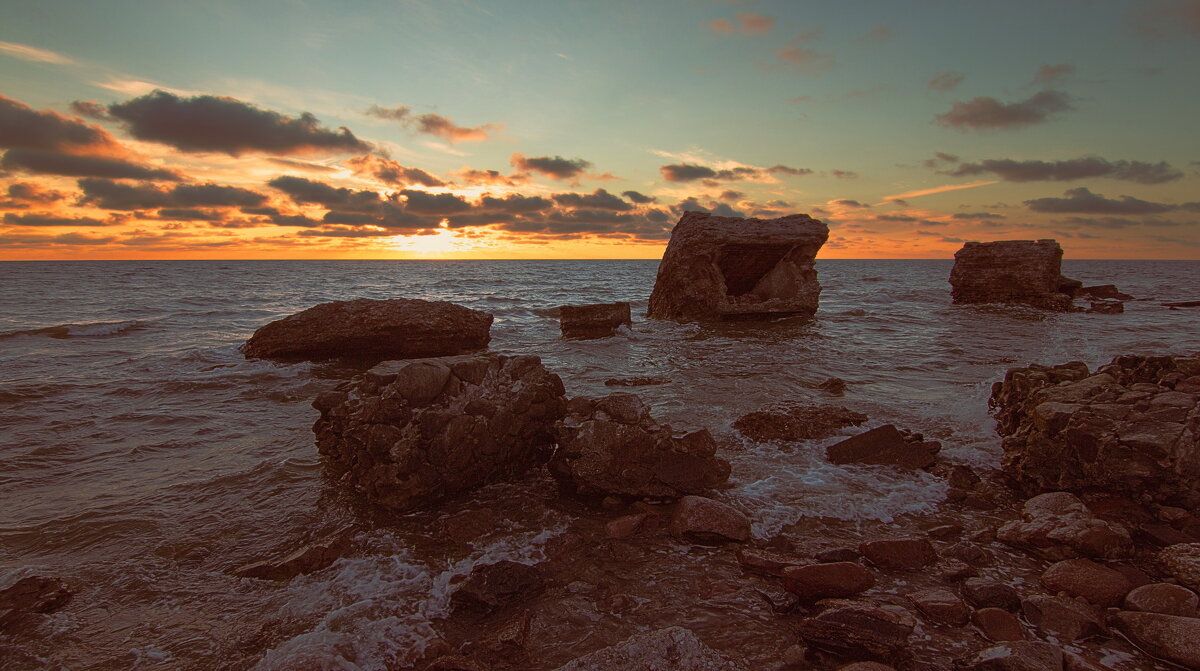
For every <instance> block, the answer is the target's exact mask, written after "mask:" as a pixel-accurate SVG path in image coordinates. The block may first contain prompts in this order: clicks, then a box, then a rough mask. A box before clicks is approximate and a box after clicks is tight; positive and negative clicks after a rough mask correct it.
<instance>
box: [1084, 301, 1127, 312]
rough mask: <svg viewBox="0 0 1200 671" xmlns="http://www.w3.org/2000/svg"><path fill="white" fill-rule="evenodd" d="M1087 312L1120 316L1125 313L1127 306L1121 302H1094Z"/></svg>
mask: <svg viewBox="0 0 1200 671" xmlns="http://www.w3.org/2000/svg"><path fill="white" fill-rule="evenodd" d="M1086 312H1090V313H1092V314H1101V315H1119V314H1122V313H1123V312H1125V304H1124V303H1122V302H1121V301H1092V302H1091V304H1089V305H1088V309H1087V310H1086Z"/></svg>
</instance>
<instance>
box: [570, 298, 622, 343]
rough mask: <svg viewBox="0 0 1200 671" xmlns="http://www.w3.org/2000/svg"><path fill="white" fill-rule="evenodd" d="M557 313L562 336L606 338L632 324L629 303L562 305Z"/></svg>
mask: <svg viewBox="0 0 1200 671" xmlns="http://www.w3.org/2000/svg"><path fill="white" fill-rule="evenodd" d="M558 315H559V328H560V330H561V331H562V336H563V337H564V338H580V339H582V338H606V337H608V336H611V335H614V334H616V332H617V329H619V328H621V327H622V326H629V325H631V324H633V318H632V317H631V315H630V311H629V303H594V304H591V305H564V306H562V307H560V308H559V311H558Z"/></svg>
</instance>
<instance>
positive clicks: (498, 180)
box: [451, 168, 529, 186]
mask: <svg viewBox="0 0 1200 671" xmlns="http://www.w3.org/2000/svg"><path fill="white" fill-rule="evenodd" d="M451 176H452V177H457V178H458V179H461V180H462V181H463V182H465V183H467V184H469V185H487V186H521V185H523V184H528V183H529V176H528V175H523V174H521V173H516V174H513V175H505V174H503V173H501V172H500V171H499V170H477V169H475V168H463V169H462V170H459V171H458V172H455V173H451Z"/></svg>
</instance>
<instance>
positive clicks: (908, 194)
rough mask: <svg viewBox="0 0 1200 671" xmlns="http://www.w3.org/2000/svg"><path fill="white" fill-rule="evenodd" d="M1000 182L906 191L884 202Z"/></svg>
mask: <svg viewBox="0 0 1200 671" xmlns="http://www.w3.org/2000/svg"><path fill="white" fill-rule="evenodd" d="M999 181H1000V180H996V179H991V180H986V181H982V182H971V183H970V184H945V185H943V186H935V187H932V188H929V189H918V190H916V191H906V192H904V193H898V194H896V195H894V196H884V197H883V202H885V203H886V202H888V201H892V200H908V199H910V198H920V197H921V196H932V195H934V194H938V193H946V192H947V191H960V190H962V189H974V188H975V187H977V186H988V185H991V184H997V183H999Z"/></svg>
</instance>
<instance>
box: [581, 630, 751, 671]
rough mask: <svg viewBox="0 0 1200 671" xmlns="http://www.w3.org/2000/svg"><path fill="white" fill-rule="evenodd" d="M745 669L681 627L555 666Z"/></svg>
mask: <svg viewBox="0 0 1200 671" xmlns="http://www.w3.org/2000/svg"><path fill="white" fill-rule="evenodd" d="M614 669H621V670H622V671H665V670H666V669H671V670H672V671H745V667H743V666H742V665H740V664H737V663H734V662H733V661H731V660H729V659H728V658H726V657H725V656H724V655H722V654H720V653H718V652H717V651H716V650H713V649H712V648H709V647H708V646H706V645H704V643H702V642H701V641H700V639H698V638H696V635H695V634H693V633H692V632H691V631H689V630H687V629H684V628H683V627H669V628H667V629H659V630H658V631H652V632H648V633H644V634H637V635H635V636H631V637H629V638H628V639H626V640H625V641H624V642H622V643H619V644H617V645H614V646H611V647H608V648H604V649H602V650H597V651H596V652H593V653H591V654H589V655H584V656H583V657H580V658H578V659H576V660H574V661H572V662H567V663H566V664H564V665H562V666H560V667H558V669H557V671H612V670H614Z"/></svg>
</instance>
